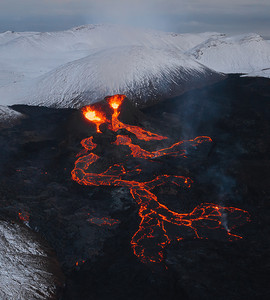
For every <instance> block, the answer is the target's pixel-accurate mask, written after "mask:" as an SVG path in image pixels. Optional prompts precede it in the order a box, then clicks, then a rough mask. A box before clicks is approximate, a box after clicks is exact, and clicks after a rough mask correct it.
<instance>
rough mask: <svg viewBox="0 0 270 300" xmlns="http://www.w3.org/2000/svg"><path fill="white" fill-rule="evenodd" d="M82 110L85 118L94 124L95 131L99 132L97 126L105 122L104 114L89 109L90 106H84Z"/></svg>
mask: <svg viewBox="0 0 270 300" xmlns="http://www.w3.org/2000/svg"><path fill="white" fill-rule="evenodd" d="M82 112H83V114H84V116H85V118H86V119H87V120H89V121H91V122H93V123H95V124H96V127H97V132H100V130H99V126H100V125H101V124H103V123H106V122H107V120H106V116H105V115H104V114H103V113H102V112H100V111H97V110H93V109H91V106H85V107H84V108H83V111H82Z"/></svg>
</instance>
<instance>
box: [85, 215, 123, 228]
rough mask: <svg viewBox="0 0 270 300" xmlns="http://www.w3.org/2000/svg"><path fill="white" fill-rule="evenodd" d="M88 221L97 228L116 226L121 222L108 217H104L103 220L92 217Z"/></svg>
mask: <svg viewBox="0 0 270 300" xmlns="http://www.w3.org/2000/svg"><path fill="white" fill-rule="evenodd" d="M87 221H88V222H89V223H92V224H95V225H97V226H114V225H117V224H119V223H120V221H119V220H116V219H111V218H108V217H102V218H98V217H91V218H89V219H88V220H87Z"/></svg>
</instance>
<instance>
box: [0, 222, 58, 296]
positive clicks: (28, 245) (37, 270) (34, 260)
mask: <svg viewBox="0 0 270 300" xmlns="http://www.w3.org/2000/svg"><path fill="white" fill-rule="evenodd" d="M0 242H1V243H0V268H1V272H0V286H1V288H0V298H1V299H2V300H8V299H57V294H58V292H59V291H58V289H59V287H60V285H61V280H63V277H62V275H61V271H60V267H59V265H58V263H57V261H56V259H55V257H53V255H52V253H50V251H48V249H46V248H45V247H44V245H42V244H41V243H40V241H38V239H37V237H36V234H35V233H33V232H32V231H31V230H30V229H28V228H27V227H25V226H21V225H19V224H16V223H14V222H9V221H4V220H0ZM59 275H60V277H58V278H57V276H59Z"/></svg>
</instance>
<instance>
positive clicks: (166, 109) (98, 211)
mask: <svg viewBox="0 0 270 300" xmlns="http://www.w3.org/2000/svg"><path fill="white" fill-rule="evenodd" d="M13 108H14V109H16V110H17V111H19V112H22V113H23V114H25V115H26V118H24V119H22V120H21V121H20V123H19V124H15V125H14V126H13V127H10V128H2V129H0V146H1V156H0V174H1V176H0V215H1V216H2V217H3V216H6V217H7V218H9V219H10V218H11V219H14V220H20V218H19V213H21V214H23V215H29V216H30V217H29V226H30V227H31V228H32V229H33V230H34V231H36V232H38V233H39V234H40V236H41V237H42V238H44V239H45V240H46V241H47V242H48V243H49V244H50V246H51V247H52V248H53V249H54V250H55V252H56V254H57V257H58V260H59V262H60V264H61V266H62V270H63V272H64V274H65V277H66V284H65V287H64V288H63V296H62V298H61V299H62V300H71V299H72V300H73V299H74V300H77V299H80V300H84V299H91V300H92V299H93V300H103V299H106V300H107V299H115V300H122V299H123V300H124V299H125V300H126V299H129V300H131V299H132V300H133V299H134V300H135V299H136V300H138V299H156V300H159V299H160V300H161V299H167V300H176V299H177V300H178V299H183V300H189V299H190V300H204V299H207V300H208V299H210V300H212V299H213V300H216V299H219V300H223V299H224V300H225V299H226V300H228V299H239V300H240V299H253V300H254V299H268V298H269V297H270V292H269V279H270V259H269V250H270V205H269V203H270V154H269V153H270V137H269V132H270V80H269V79H263V78H241V77H239V76H237V75H234V76H229V77H228V79H226V80H224V81H223V82H220V83H217V84H215V85H213V86H211V87H208V88H202V89H199V90H194V91H192V92H189V93H186V94H185V95H182V96H181V97H177V98H175V99H171V100H168V101H164V102H162V103H160V104H158V105H156V106H153V107H151V108H148V109H145V110H144V111H143V112H142V114H138V115H135V116H134V115H131V116H128V114H127V115H126V119H125V120H123V121H125V122H126V123H127V122H128V121H129V120H130V122H131V123H132V124H135V125H138V124H140V125H143V126H144V127H145V128H147V129H149V130H151V131H152V132H156V133H159V134H162V135H166V136H168V137H169V138H170V139H171V140H172V141H179V140H181V139H191V138H195V137H196V136H200V135H202V136H210V137H211V138H212V139H213V143H212V144H211V145H202V146H199V147H198V148H197V149H195V151H192V152H191V153H189V157H188V158H187V159H185V160H183V159H182V158H169V157H167V158H162V159H157V160H155V161H154V162H153V163H150V164H149V165H147V164H146V165H145V167H146V170H147V171H146V173H147V172H148V174H150V175H151V174H160V173H162V174H164V173H165V174H174V175H182V176H189V177H190V178H192V180H193V181H194V183H193V185H192V188H191V189H190V190H185V189H182V188H177V187H171V186H162V187H159V188H156V190H155V194H156V195H157V196H158V199H159V200H160V202H162V203H164V204H166V205H167V206H168V207H169V208H170V209H172V210H175V211H179V212H190V211H191V210H192V209H193V208H194V207H195V206H197V205H199V204H200V203H204V202H205V203H208V202H213V203H217V204H219V205H222V206H234V207H237V208H241V209H244V210H247V211H248V212H249V213H250V215H251V222H249V223H246V224H244V225H242V226H240V227H237V228H236V229H235V231H234V232H235V233H236V234H239V235H241V236H242V237H243V239H241V240H238V241H233V242H230V241H229V240H228V239H224V238H221V237H220V236H219V235H218V234H216V233H212V234H210V235H209V237H208V239H194V238H193V236H191V235H190V234H189V233H185V234H184V240H183V241H180V242H173V243H172V244H170V245H169V246H168V247H167V248H166V251H165V261H164V264H143V263H141V262H140V261H139V260H138V258H137V257H136V256H134V254H133V252H132V249H131V246H130V239H131V237H132V235H133V234H134V233H135V232H136V231H137V229H138V224H139V222H140V219H139V217H138V207H137V205H136V203H134V201H133V199H132V197H131V195H130V193H129V190H128V189H125V188H119V187H104V186H101V187H87V186H80V185H79V184H77V183H76V182H74V181H72V179H71V175H70V172H71V170H72V169H73V167H74V162H75V160H76V155H77V153H78V152H79V151H80V150H82V147H81V145H80V141H81V140H82V139H84V138H86V137H89V136H91V135H93V134H95V127H94V126H93V125H91V124H90V123H87V121H86V120H84V119H83V118H82V116H81V114H80V112H78V111H77V110H72V109H61V110H60V109H58V110H57V109H49V108H43V107H28V106H19V105H18V106H14V107H13ZM0 126H1V125H0ZM0 128H1V127H0ZM96 138H97V139H98V138H99V137H98V136H97V135H96ZM102 139H103V140H102ZM114 139H115V133H113V132H110V131H108V130H107V131H106V133H105V134H104V135H103V137H102V138H100V144H101V145H104V147H103V148H102V147H101V148H100V151H101V152H102V154H103V157H104V160H110V159H113V158H112V157H113V156H112V155H115V156H116V157H118V158H119V159H120V158H121V157H122V155H123V154H124V153H123V151H129V150H128V149H126V150H125V149H124V148H123V149H122V150H121V151H122V152H119V153H118V152H116V153H112V149H111V148H110V147H106V145H107V144H108V143H109V142H110V141H114ZM131 164H132V162H131ZM131 167H132V166H131ZM142 176H144V175H142ZM102 218H106V219H107V220H110V222H111V224H112V226H106V225H105V226H103V225H102V224H101V223H100V222H101V221H100V220H102ZM21 222H23V220H21ZM213 232H214V231H213Z"/></svg>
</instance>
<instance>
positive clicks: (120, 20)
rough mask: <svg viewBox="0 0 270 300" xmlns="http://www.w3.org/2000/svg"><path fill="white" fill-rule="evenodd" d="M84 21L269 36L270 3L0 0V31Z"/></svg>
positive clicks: (229, 0)
mask: <svg viewBox="0 0 270 300" xmlns="http://www.w3.org/2000/svg"><path fill="white" fill-rule="evenodd" d="M86 23H117V24H127V25H131V26H139V27H146V28H154V29H160V30H167V31H176V32H203V31H219V32H225V33H241V32H257V33H260V34H262V35H265V36H270V1H269V0H134V1H131V0H0V31H6V30H15V31H25V30H31V31H51V30H63V29H68V28H71V27H73V26H78V25H82V24H86Z"/></svg>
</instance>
